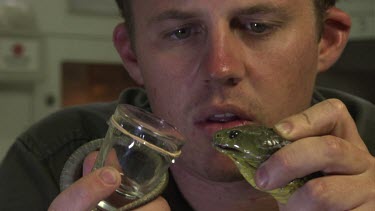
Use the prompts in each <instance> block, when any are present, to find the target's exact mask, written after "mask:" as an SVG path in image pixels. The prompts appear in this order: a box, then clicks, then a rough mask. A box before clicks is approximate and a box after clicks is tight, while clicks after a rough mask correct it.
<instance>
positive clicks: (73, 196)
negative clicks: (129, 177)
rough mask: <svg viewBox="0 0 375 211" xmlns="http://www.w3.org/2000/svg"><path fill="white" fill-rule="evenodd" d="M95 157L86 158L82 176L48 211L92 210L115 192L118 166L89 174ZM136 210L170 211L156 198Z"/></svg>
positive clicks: (117, 184) (118, 175)
mask: <svg viewBox="0 0 375 211" xmlns="http://www.w3.org/2000/svg"><path fill="white" fill-rule="evenodd" d="M113 155H115V154H114V153H110V154H109V160H110V161H111V160H116V161H117V159H111V156H113ZM96 156H97V152H94V153H91V154H89V155H88V156H87V157H86V159H85V161H84V163H83V175H84V176H83V177H82V178H81V179H79V180H77V181H76V182H75V183H74V184H72V185H71V186H70V187H68V188H67V189H66V190H64V191H63V192H61V193H60V194H59V195H58V196H57V197H56V198H55V200H54V201H53V202H52V203H51V205H50V207H49V209H48V210H50V211H59V210H69V211H71V210H72V211H74V210H77V211H81V210H92V209H94V208H95V207H96V205H97V204H98V203H99V202H100V201H101V200H103V199H104V198H107V197H108V196H110V195H111V194H112V193H113V192H114V191H115V190H116V188H118V187H119V185H120V182H121V176H120V173H119V171H118V169H119V168H118V166H119V165H116V162H113V163H111V164H113V165H112V166H114V167H109V166H107V167H103V168H100V169H97V170H95V171H93V172H91V169H92V167H93V165H94V162H95V159H96ZM113 158H115V157H113ZM136 210H137V211H148V210H155V211H156V210H163V211H167V210H170V208H169V205H168V203H167V202H166V201H165V199H164V198H162V197H158V198H156V199H155V200H154V201H152V202H150V203H148V204H146V205H144V206H142V207H140V208H138V209H136Z"/></svg>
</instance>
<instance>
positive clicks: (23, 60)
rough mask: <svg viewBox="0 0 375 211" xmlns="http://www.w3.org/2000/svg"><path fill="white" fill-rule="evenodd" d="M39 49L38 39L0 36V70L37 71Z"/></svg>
mask: <svg viewBox="0 0 375 211" xmlns="http://www.w3.org/2000/svg"><path fill="white" fill-rule="evenodd" d="M39 50H40V46H39V41H38V40H35V39H30V38H9V37H0V72H37V71H38V69H39V56H40V51H39Z"/></svg>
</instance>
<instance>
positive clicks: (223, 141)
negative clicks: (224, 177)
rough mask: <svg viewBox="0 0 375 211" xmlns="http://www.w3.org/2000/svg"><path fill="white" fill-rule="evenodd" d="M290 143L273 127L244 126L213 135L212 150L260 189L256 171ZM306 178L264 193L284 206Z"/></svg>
mask: <svg viewBox="0 0 375 211" xmlns="http://www.w3.org/2000/svg"><path fill="white" fill-rule="evenodd" d="M290 143H291V142H290V141H288V140H286V139H283V138H282V137H281V136H279V135H278V134H277V133H276V132H275V131H274V130H273V129H272V128H267V127H265V126H261V125H244V126H238V127H234V128H229V129H224V130H220V131H218V132H216V133H215V134H214V137H213V145H214V147H215V148H216V149H217V150H218V151H220V152H222V153H224V154H226V155H227V156H229V157H230V158H231V159H232V160H233V161H234V163H235V164H236V166H237V167H238V169H239V171H240V172H241V174H242V175H243V177H244V178H245V179H246V180H247V182H249V183H250V184H251V185H252V186H253V187H254V188H256V189H258V190H260V189H259V188H258V187H257V186H256V184H255V181H254V175H255V172H256V170H257V168H258V167H259V166H260V164H262V163H263V162H264V161H265V160H267V159H268V158H269V157H270V156H271V155H272V154H273V153H275V152H276V151H277V150H279V149H280V148H282V147H284V146H285V145H287V144H290ZM308 179H309V177H308V176H307V177H303V178H299V179H295V180H293V181H291V182H290V183H288V184H287V185H286V186H285V187H282V188H278V189H274V190H270V191H265V192H267V193H269V194H271V195H272V196H273V197H274V198H275V199H276V200H277V201H279V202H280V203H286V202H287V201H288V199H289V197H290V196H291V195H292V194H293V192H294V191H295V190H296V189H298V188H299V187H301V186H302V185H303V184H305V183H306V181H307V180H308Z"/></svg>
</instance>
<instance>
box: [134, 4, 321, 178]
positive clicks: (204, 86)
mask: <svg viewBox="0 0 375 211" xmlns="http://www.w3.org/2000/svg"><path fill="white" fill-rule="evenodd" d="M133 11H134V23H135V31H134V33H135V37H136V38H135V46H136V47H135V51H136V55H137V57H136V59H137V62H138V65H139V68H140V70H141V73H142V77H143V81H144V83H145V88H146V90H147V93H148V96H149V100H150V103H151V106H152V109H153V112H154V113H155V114H157V115H159V116H161V117H162V118H164V119H166V120H167V121H169V122H171V123H172V124H174V125H175V126H176V127H177V128H178V129H179V130H180V131H181V132H182V133H183V134H184V135H185V136H186V138H187V143H186V145H185V146H184V148H183V154H182V156H181V158H180V159H179V162H178V164H177V165H183V166H184V167H185V169H187V170H188V171H191V172H192V173H195V174H198V175H200V176H202V177H204V178H208V179H211V180H216V181H233V180H237V179H240V178H241V176H240V175H239V173H238V172H237V171H236V170H235V166H234V165H233V163H232V161H230V160H229V159H228V158H227V157H225V156H223V155H221V154H220V153H219V152H217V151H216V150H215V149H214V148H213V147H212V144H211V138H212V135H213V133H214V132H215V131H217V130H220V129H222V128H228V127H233V126H238V125H242V124H255V123H256V124H265V125H268V126H272V125H273V124H274V123H276V122H277V121H279V120H281V119H282V118H284V117H286V116H289V115H291V114H293V113H296V112H299V111H301V110H303V109H305V108H307V107H308V106H309V105H310V102H311V94H312V89H313V85H314V81H315V76H316V73H317V61H318V53H319V49H318V40H317V29H316V21H315V19H316V18H315V14H314V7H313V2H312V1H311V0H308V1H300V0H231V1H228V0H189V1H187V0H137V1H133Z"/></svg>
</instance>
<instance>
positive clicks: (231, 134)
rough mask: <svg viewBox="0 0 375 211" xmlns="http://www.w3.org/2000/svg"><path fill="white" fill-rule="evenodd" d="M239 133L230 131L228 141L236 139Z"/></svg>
mask: <svg viewBox="0 0 375 211" xmlns="http://www.w3.org/2000/svg"><path fill="white" fill-rule="evenodd" d="M240 133H241V132H240V131H238V130H231V131H230V132H229V138H230V139H233V138H236V137H237V136H238V135H239V134H240Z"/></svg>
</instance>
